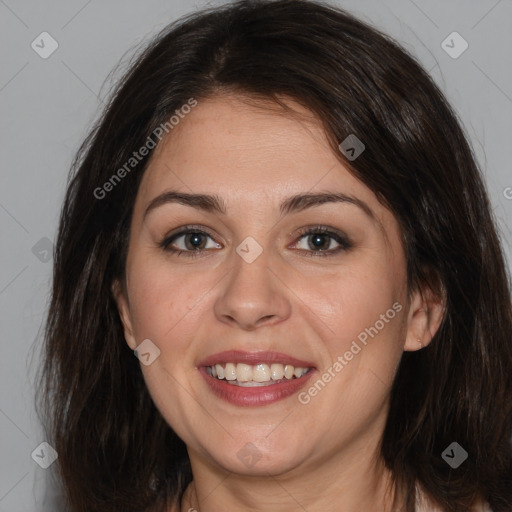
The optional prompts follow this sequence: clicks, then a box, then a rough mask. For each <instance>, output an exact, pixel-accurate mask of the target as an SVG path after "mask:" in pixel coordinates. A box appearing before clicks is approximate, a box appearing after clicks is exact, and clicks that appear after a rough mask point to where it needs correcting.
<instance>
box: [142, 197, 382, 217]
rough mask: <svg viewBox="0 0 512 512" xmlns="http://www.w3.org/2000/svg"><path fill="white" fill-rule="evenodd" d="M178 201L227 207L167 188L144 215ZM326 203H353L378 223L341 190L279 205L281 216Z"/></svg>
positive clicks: (205, 208) (361, 204)
mask: <svg viewBox="0 0 512 512" xmlns="http://www.w3.org/2000/svg"><path fill="white" fill-rule="evenodd" d="M169 203H178V204H182V205H185V206H190V207H192V208H196V209H199V210H203V211H205V212H211V213H218V214H221V215H226V213H227V207H226V203H225V202H224V200H223V199H222V198H221V197H219V196H217V195H209V194H190V193H187V192H177V191H174V190H168V191H166V192H164V193H163V194H160V195H159V196H157V197H155V198H154V199H153V200H151V202H150V203H149V204H148V206H147V207H146V210H145V212H144V217H146V216H147V215H148V213H149V212H150V211H152V210H154V209H155V208H158V207H160V206H162V205H164V204H169ZM326 203H348V204H353V205H355V206H357V207H359V208H360V209H361V210H363V212H364V213H366V215H368V217H370V218H371V219H372V220H373V221H376V222H377V223H379V221H378V219H377V218H376V216H375V214H374V213H373V211H372V209H371V208H370V207H369V206H368V205H367V204H366V203H365V202H364V201H361V199H358V198H357V197H354V196H350V195H347V194H343V193H341V192H319V193H306V194H296V195H294V196H291V197H288V198H287V199H285V200H284V201H283V202H282V203H281V206H280V208H279V209H280V212H281V216H282V215H286V214H288V213H291V212H300V211H303V210H306V209H307V208H313V207H315V206H320V205H322V204H326Z"/></svg>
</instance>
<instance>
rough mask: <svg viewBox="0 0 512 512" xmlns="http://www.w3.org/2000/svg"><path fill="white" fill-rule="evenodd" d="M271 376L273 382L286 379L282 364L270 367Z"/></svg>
mask: <svg viewBox="0 0 512 512" xmlns="http://www.w3.org/2000/svg"><path fill="white" fill-rule="evenodd" d="M270 374H271V376H272V379H273V380H280V379H282V378H283V377H284V368H283V365H282V364H273V365H271V366H270Z"/></svg>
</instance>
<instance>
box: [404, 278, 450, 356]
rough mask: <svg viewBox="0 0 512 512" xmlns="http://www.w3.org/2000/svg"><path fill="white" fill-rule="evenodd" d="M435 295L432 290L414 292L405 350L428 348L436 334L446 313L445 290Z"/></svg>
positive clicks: (410, 306)
mask: <svg viewBox="0 0 512 512" xmlns="http://www.w3.org/2000/svg"><path fill="white" fill-rule="evenodd" d="M440 288H441V291H440V292H439V293H435V292H434V291H432V289H430V288H424V289H418V290H417V291H415V292H414V294H413V296H412V299H411V302H410V305H409V314H408V318H407V335H406V338H405V343H404V350H407V351H415V350H420V349H422V348H423V347H426V346H427V345H428V344H430V342H431V341H432V338H433V337H434V335H435V334H436V332H437V330H438V329H439V326H440V325H441V322H442V320H443V315H444V311H445V306H446V301H445V293H444V288H443V287H440Z"/></svg>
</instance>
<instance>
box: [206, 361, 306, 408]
mask: <svg viewBox="0 0 512 512" xmlns="http://www.w3.org/2000/svg"><path fill="white" fill-rule="evenodd" d="M199 371H200V372H201V375H202V376H203V378H204V379H205V381H206V383H207V384H208V386H209V387H210V389H211V390H212V391H213V393H214V394H215V395H217V396H218V397H219V398H222V399H223V400H225V401H226V402H229V403H231V404H233V405H238V406H257V405H268V404H272V403H274V402H277V401H279V400H283V399H285V398H288V397H289V396H291V395H293V394H295V393H297V392H298V391H299V389H301V388H302V387H303V386H304V385H305V384H306V382H307V381H308V380H309V379H310V378H311V376H312V375H313V373H315V370H314V369H311V370H309V372H308V373H306V375H303V376H302V377H300V378H298V379H291V380H288V381H284V382H280V383H279V384H271V385H270V386H256V387H250V388H246V387H242V386H236V385H234V384H228V381H226V380H219V379H217V378H216V377H212V376H211V375H208V374H207V373H206V368H205V367H204V366H203V367H201V368H199Z"/></svg>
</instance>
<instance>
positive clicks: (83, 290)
mask: <svg viewBox="0 0 512 512" xmlns="http://www.w3.org/2000/svg"><path fill="white" fill-rule="evenodd" d="M222 91H229V92H233V93H236V94H240V95H241V96H247V97H259V98H266V99H271V100H274V101H276V102H280V101H281V99H282V98H283V97H284V98H291V99H293V100H295V101H297V102H298V103H300V104H301V105H303V106H305V107H306V108H308V109H309V110H310V111H312V112H313V113H314V114H315V115H316V116H317V117H318V119H320V120H321V122H322V123H323V127H324V129H325V133H326V135H327V137H328V139H329V142H330V144H331V146H332V150H333V153H334V154H335V155H336V156H337V158H338V159H339V160H340V161H341V162H343V163H344V165H345V166H346V167H347V169H349V171H350V172H351V173H352V174H353V175H354V176H355V177H357V178H358V179H359V180H360V181H361V182H363V183H364V184H365V185H366V186H367V187H369V188H370V189H371V190H372V191H373V192H374V193H375V194H376V196H377V198H378V199H379V201H380V202H381V203H382V204H383V205H384V206H386V207H387V208H388V209H389V210H390V211H391V212H392V213H393V214H394V216H395V218H396V219H397V221H398V223H399V225H400V228H401V232H402V239H403V245H404V248H405V253H406V257H407V282H408V289H409V292H411V293H412V291H413V290H418V289H421V290H426V289H430V290H431V291H432V292H433V293H434V294H436V295H437V296H438V297H441V296H442V297H444V300H445V304H446V307H445V313H444V317H443V320H442V323H441V325H440V327H439V329H438V331H437V333H436V334H435V336H434V338H433V341H432V342H431V343H430V345H429V346H428V347H426V348H425V349H423V350H420V351H418V352H412V353H408V352H407V353H404V355H403V357H402V359H401V362H400V365H399V368H398V371H397V375H396V379H395V381H394V383H393V388H392V393H391V404H390V410H389V417H388V420H387V424H386V428H385V431H384V435H383V440H382V452H381V453H382V456H383V459H384V461H385V463H386V465H387V467H388V468H389V469H390V470H391V471H392V474H393V476H394V479H395V481H396V483H397V485H398V486H399V488H400V489H402V490H405V491H407V492H408V496H409V498H408V503H407V505H406V512H413V511H414V485H415V482H419V484H420V485H421V486H422V487H423V489H424V490H425V491H426V493H427V495H428V496H429V497H430V498H431V499H432V500H434V502H436V503H437V504H438V505H440V506H441V507H442V508H443V509H444V510H446V511H453V512H457V511H465V510H467V509H468V508H469V507H470V505H471V504H472V503H473V502H474V501H475V500H476V499H477V498H483V499H485V500H487V501H488V502H489V503H490V505H491V507H492V508H493V510H494V512H500V511H510V510H512V447H511V435H512V307H511V295H510V279H509V275H508V273H507V268H506V265H505V261H504V257H503V253H502V249H501V246H500V240H499V237H498V235H497V231H496V228H495V220H494V218H493V216H492V212H491V207H490V204H489V200H488V196H487V192H486V189H485V186H484V183H483V180H482V178H481V175H480V171H479V169H478V166H477V163H476V159H475V157H474V154H473V152H472V149H471V148H470V146H469V144H468V142H467V136H466V135H465V133H464V131H463V128H462V127H461V124H460V122H459V121H458V119H457V117H456V115H455V114H454V112H453V110H452V109H451V107H450V106H449V105H448V104H447V102H446V100H445V98H444V96H443V94H442V93H441V91H440V90H439V89H438V87H437V86H436V85H435V83H434V82H433V81H432V79H431V78H430V77H429V75H428V74H427V73H426V72H425V71H424V70H423V69H422V68H421V66H420V65H419V64H418V63H417V61H416V60H415V59H414V58H413V57H411V56H410V55H409V54H408V53H407V52H406V51H405V50H404V49H402V48H401V47H400V46H399V45H398V44H397V43H396V42H394V41H393V40H391V39H390V38H389V37H387V36H386V35H384V34H382V33H380V32H379V31H378V30H376V29H375V28H373V27H371V26H369V25H367V24H365V23H362V22H361V21H359V20H357V19H356V18H354V17H352V16H351V15H350V14H348V13H346V12H344V11H342V10H341V9H337V8H334V7H330V6H327V5H323V4H321V3H317V2H314V1H296V0H278V1H265V0H261V1H252V2H249V1H240V2H235V3H232V4H228V5H226V6H222V7H217V8H211V9H207V10H204V11H201V12H198V13H193V14H191V15H188V16H186V17H184V18H182V19H180V20H178V21H177V22H175V23H173V24H171V25H169V26H168V27H166V28H165V29H164V30H163V31H162V32H161V33H160V34H158V35H157V36H156V38H155V39H154V40H153V41H152V42H150V43H149V44H148V46H147V47H146V48H145V49H144V51H143V52H141V53H140V54H139V55H138V56H137V58H136V59H135V60H134V61H133V62H132V64H131V65H130V68H129V70H128V71H127V73H126V74H125V76H124V77H123V78H122V80H120V81H119V83H118V85H117V86H116V87H115V89H114V90H113V91H112V94H111V97H110V101H109V102H108V104H107V106H106V107H105V110H104V111H103V113H102V114H101V117H100V119H99V121H98V122H97V123H96V125H95V127H94V128H93V130H92V131H91V133H90V134H89V136H88V137H87V139H86V140H85V141H84V143H83V144H82V146H81V147H80V149H79V151H78V153H77V155H76V158H75V161H74V164H73V167H72V170H71V174H70V178H69V182H68V188H67V193H66V197H65V202H64V205H63V208H62V212H61V216H60V226H59V232H58V239H57V243H56V252H55V258H54V276H53V289H52V297H51V304H50V307H49V313H48V319H47V323H46V329H45V345H44V354H45V358H44V361H43V365H42V373H41V381H40V384H41V385H40V394H41V396H40V397H39V398H38V401H39V406H40V407H39V406H38V409H39V408H40V409H41V413H40V416H41V418H42V419H43V424H44V425H45V429H46V431H47V435H48V441H49V442H50V444H52V446H53V447H54V448H55V449H56V450H57V452H58V454H59V458H58V467H59V471H60V473H59V474H60V479H61V482H62V487H63V490H64V493H65V496H66V499H67V502H68V505H69V508H70V510H71V511H72V512H82V511H83V512H85V511H87V512H107V511H108V512H112V511H123V512H132V511H133V512H135V511H137V512H140V511H142V510H147V511H149V510H151V511H160V510H161V511H163V510H165V507H166V506H169V504H172V503H177V502H178V501H179V499H180V498H181V496H182V494H183V492H184V489H185V487H186V486H187V484H188V483H189V482H190V481H191V478H192V474H191V469H190V463H189V460H188V455H187V452H186V447H185V445H184V443H183V442H182V441H181V440H180V439H179V438H178V437H177V435H176V434H175V433H174V432H173V431H172V429H171V428H170V427H169V425H167V423H166V422H165V421H164V419H163V417H162V416H161V415H160V413H159V411H158V410H157V409H156V407H155V405H154V403H153V402H152V399H151V397H150V395H149V392H148V390H147V389H146V385H145V383H144V380H143V376H142V373H141V371H140V367H139V362H138V360H137V358H136V357H134V356H133V353H132V352H131V351H130V349H129V348H128V346H127V344H126V343H125V341H124V335H123V329H122V325H121V321H120V318H119V314H118V310H117V307H116V303H115V300H114V297H113V294H112V284H113V282H114V281H115V280H117V279H120V280H122V279H123V278H124V271H125V268H124V265H125V258H126V252H127V242H128V232H129V226H130V220H131V214H132V209H133V205H134V201H135V197H136V195H137V190H138V186H139V183H140V180H141V177H142V174H143V173H144V170H145V168H146V164H147V162H148V159H149V158H150V156H151V154H152V151H153V150H150V151H149V153H148V154H147V155H145V156H144V157H141V158H140V159H138V160H137V162H136V164H134V165H133V166H131V167H129V168H127V167H126V163H127V162H128V161H130V158H132V157H133V152H134V151H136V150H137V149H138V148H140V147H142V146H143V145H145V143H146V141H147V140H148V137H150V136H151V135H152V134H153V133H154V130H155V128H156V127H158V126H160V125H162V123H166V122H168V120H169V118H170V117H171V116H172V115H173V114H174V113H175V111H176V110H177V109H180V107H181V106H182V105H185V104H187V102H189V101H190V99H191V98H194V99H195V100H196V101H198V102H199V103H200V102H201V100H202V99H205V98H207V97H212V96H214V95H215V94H217V93H219V92H222ZM349 135H355V136H356V137H357V138H359V139H360V140H361V141H363V143H364V144H365V147H366V148H365V151H364V152H363V153H362V154H361V155H360V156H359V157H358V158H357V159H356V160H353V161H349V159H347V158H345V156H344V154H343V153H342V152H341V151H340V150H339V148H338V146H339V144H340V143H341V142H342V141H343V140H345V139H346V138H347V137H348V136H349ZM170 136H172V132H171V135H170ZM132 164H133V162H132ZM123 166H124V169H125V171H126V172H125V173H120V172H119V169H122V168H123ZM114 174H116V175H117V177H118V178H119V177H120V176H121V175H122V179H115V180H114V179H113V175H114ZM454 441H455V442H457V443H458V444H459V445H461V446H462V447H463V448H464V449H465V450H466V451H467V452H468V458H467V460H466V461H465V462H464V463H463V464H462V465H460V466H459V467H458V468H457V469H452V468H451V467H450V466H449V465H448V464H447V463H446V462H445V461H444V460H443V458H442V457H441V454H442V452H443V451H444V450H445V449H446V448H447V447H448V446H449V445H450V444H451V443H452V442H454Z"/></svg>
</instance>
